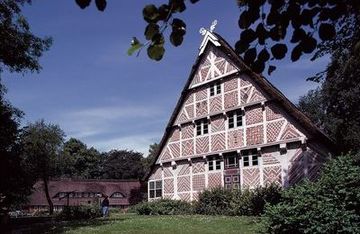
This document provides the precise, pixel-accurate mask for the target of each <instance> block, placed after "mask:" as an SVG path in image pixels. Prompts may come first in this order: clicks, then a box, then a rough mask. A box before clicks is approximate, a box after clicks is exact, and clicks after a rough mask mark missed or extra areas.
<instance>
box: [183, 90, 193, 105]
mask: <svg viewBox="0 0 360 234" xmlns="http://www.w3.org/2000/svg"><path fill="white" fill-rule="evenodd" d="M194 96H195V95H194V93H193V92H191V93H190V94H188V96H187V97H186V101H185V105H189V104H191V103H193V102H194Z"/></svg>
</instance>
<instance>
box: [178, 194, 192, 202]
mask: <svg viewBox="0 0 360 234" xmlns="http://www.w3.org/2000/svg"><path fill="white" fill-rule="evenodd" d="M179 197H180V199H181V200H182V201H186V202H190V200H191V199H190V193H179Z"/></svg>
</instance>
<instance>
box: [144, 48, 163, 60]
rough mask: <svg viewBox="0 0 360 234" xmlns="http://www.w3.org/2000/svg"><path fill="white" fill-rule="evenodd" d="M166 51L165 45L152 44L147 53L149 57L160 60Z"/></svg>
mask: <svg viewBox="0 0 360 234" xmlns="http://www.w3.org/2000/svg"><path fill="white" fill-rule="evenodd" d="M164 53H165V48H164V47H163V45H150V46H149V47H148V48H147V54H148V56H149V58H151V59H153V60H156V61H160V60H161V59H162V57H163V55H164Z"/></svg>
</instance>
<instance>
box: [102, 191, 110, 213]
mask: <svg viewBox="0 0 360 234" xmlns="http://www.w3.org/2000/svg"><path fill="white" fill-rule="evenodd" d="M101 208H102V215H103V217H108V216H109V198H108V196H107V195H105V198H104V200H103V201H102V202H101Z"/></svg>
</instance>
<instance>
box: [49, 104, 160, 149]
mask: <svg viewBox="0 0 360 234" xmlns="http://www.w3.org/2000/svg"><path fill="white" fill-rule="evenodd" d="M166 117H167V113H165V111H163V110H162V109H160V108H159V107H157V106H151V105H147V106H139V105H137V106H136V105H132V106H129V105H121V104H118V105H117V106H105V107H91V108H84V109H79V110H73V111H61V112H58V113H56V114H55V116H54V117H53V118H54V119H56V120H57V123H59V124H60V126H61V128H62V129H63V130H64V131H65V133H66V134H67V137H68V138H70V137H75V138H78V139H80V140H81V141H83V142H84V143H86V144H88V145H89V146H94V147H95V148H97V149H98V150H100V151H108V150H111V149H129V150H135V151H139V152H142V153H144V155H147V152H148V149H149V145H150V144H152V143H154V142H155V141H159V139H160V137H161V136H162V133H161V132H160V133H159V132H154V129H156V128H158V129H159V131H160V130H162V129H163V128H164V126H165V124H166ZM155 131H156V130H155Z"/></svg>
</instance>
